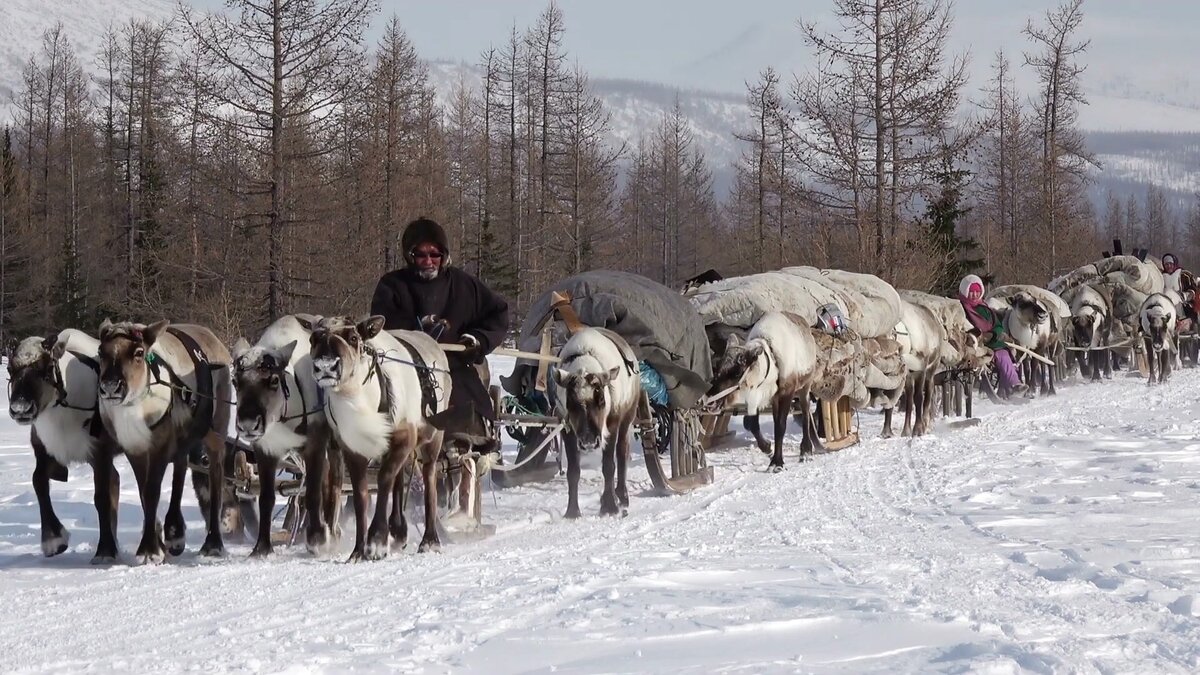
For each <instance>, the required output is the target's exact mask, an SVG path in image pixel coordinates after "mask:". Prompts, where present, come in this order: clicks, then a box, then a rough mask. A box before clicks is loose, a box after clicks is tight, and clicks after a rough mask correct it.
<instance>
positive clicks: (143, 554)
mask: <svg viewBox="0 0 1200 675" xmlns="http://www.w3.org/2000/svg"><path fill="white" fill-rule="evenodd" d="M166 559H167V554H166V552H165V551H163V550H162V549H159V550H157V551H148V552H147V551H138V554H137V557H136V558H135V560H136V561H137V564H139V565H161V564H163V562H164V561H165V560H166Z"/></svg>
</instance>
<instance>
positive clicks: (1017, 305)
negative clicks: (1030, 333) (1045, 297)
mask: <svg viewBox="0 0 1200 675" xmlns="http://www.w3.org/2000/svg"><path fill="white" fill-rule="evenodd" d="M1012 308H1013V311H1014V312H1016V313H1017V316H1018V317H1020V319H1021V322H1022V323H1024V324H1025V325H1027V326H1039V325H1041V324H1043V323H1045V322H1046V321H1048V320H1049V319H1050V313H1049V312H1047V311H1046V308H1045V307H1043V306H1042V303H1040V302H1038V301H1037V300H1036V299H1034V297H1033V296H1032V295H1029V294H1028V293H1026V292H1024V291H1022V292H1020V293H1017V294H1016V295H1013V296H1012Z"/></svg>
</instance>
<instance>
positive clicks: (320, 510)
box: [233, 314, 342, 557]
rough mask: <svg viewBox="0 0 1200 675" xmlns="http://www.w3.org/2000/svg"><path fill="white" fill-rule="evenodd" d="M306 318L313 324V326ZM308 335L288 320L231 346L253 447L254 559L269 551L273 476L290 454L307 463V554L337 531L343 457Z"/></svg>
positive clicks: (242, 427) (241, 421) (241, 417)
mask: <svg viewBox="0 0 1200 675" xmlns="http://www.w3.org/2000/svg"><path fill="white" fill-rule="evenodd" d="M304 317H305V320H306V321H307V322H309V323H310V324H311V323H313V322H315V321H316V317H311V316H308V315H304ZM311 334H312V333H311V331H309V330H308V329H306V328H304V326H303V325H301V323H300V320H299V319H298V318H297V316H293V315H290V314H289V315H286V316H283V317H280V318H279V319H278V320H276V321H275V322H274V323H272V324H271V325H270V326H268V327H267V329H266V331H264V332H263V335H262V337H261V338H260V339H259V340H258V342H257V344H255V345H253V346H251V345H250V344H249V343H248V342H246V341H245V340H244V339H239V340H238V342H237V344H235V345H234V347H233V353H234V388H235V389H236V390H237V395H238V396H237V397H238V404H237V429H238V434H239V435H240V436H241V438H243V439H245V440H246V441H248V442H249V443H250V444H251V446H252V447H253V449H254V456H255V461H256V462H257V464H258V476H259V496H258V504H259V523H260V525H259V531H258V542H257V543H256V544H255V546H254V550H253V551H251V553H250V555H252V556H256V557H257V556H266V555H270V554H271V552H272V546H271V530H270V527H269V526H268V524H269V523H270V522H271V515H272V512H273V510H274V508H275V472H276V470H277V469H278V467H279V462H280V460H282V459H283V458H284V457H285V456H287V454H288V453H289V452H293V451H300V452H301V454H302V456H303V458H304V496H305V507H306V508H305V511H306V518H307V520H308V526H307V534H306V539H307V545H308V550H309V551H310V552H312V553H322V552H324V551H325V550H326V549H327V547H328V546H330V545H331V544H333V543H334V542H335V541H336V540H337V538H338V534H339V532H340V528H339V527H338V518H339V514H340V508H339V507H340V506H341V502H342V500H341V496H342V455H341V452H340V450H338V448H337V446H336V445H334V444H333V443H332V434H331V431H330V429H329V425H328V424H327V421H326V419H325V410H324V408H323V407H322V405H321V402H320V399H319V392H318V391H317V383H316V380H314V379H313V368H312V359H311V358H310V356H309V353H308V348H307V346H308V343H309V340H310V338H311ZM300 345H303V346H300Z"/></svg>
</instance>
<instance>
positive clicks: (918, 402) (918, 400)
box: [912, 370, 929, 438]
mask: <svg viewBox="0 0 1200 675" xmlns="http://www.w3.org/2000/svg"><path fill="white" fill-rule="evenodd" d="M925 379H926V378H925V371H923V370H922V371H921V372H920V373H918V374H917V375H916V377H915V378H914V381H913V385H912V391H913V426H912V435H913V438H916V437H917V436H924V435H925V408H926V406H927V405H928V403H929V402H928V401H927V400H926V398H925Z"/></svg>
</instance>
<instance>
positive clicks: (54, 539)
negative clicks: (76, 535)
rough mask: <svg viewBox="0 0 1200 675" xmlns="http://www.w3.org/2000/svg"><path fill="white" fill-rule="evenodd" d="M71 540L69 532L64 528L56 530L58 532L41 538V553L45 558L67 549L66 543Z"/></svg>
mask: <svg viewBox="0 0 1200 675" xmlns="http://www.w3.org/2000/svg"><path fill="white" fill-rule="evenodd" d="M70 541H71V533H70V532H68V531H67V530H66V529H62V530H59V531H58V534H53V535H50V536H49V537H46V538H44V539H42V554H43V555H45V556H46V557H47V558H53V557H54V556H56V555H58V554H60V553H63V552H65V551H66V550H67V544H68V543H70Z"/></svg>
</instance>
